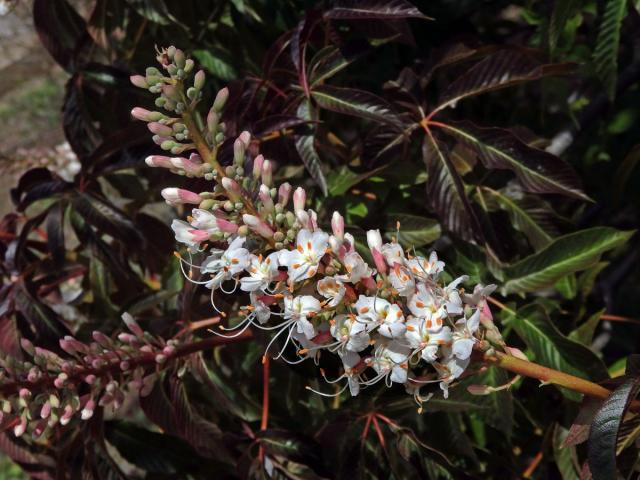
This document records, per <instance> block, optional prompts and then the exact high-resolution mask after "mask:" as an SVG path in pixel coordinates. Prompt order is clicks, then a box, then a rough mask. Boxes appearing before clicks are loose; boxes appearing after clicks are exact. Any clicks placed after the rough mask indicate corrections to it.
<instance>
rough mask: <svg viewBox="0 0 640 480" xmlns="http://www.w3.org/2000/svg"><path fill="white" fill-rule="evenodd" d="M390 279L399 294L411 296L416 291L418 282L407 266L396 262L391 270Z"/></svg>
mask: <svg viewBox="0 0 640 480" xmlns="http://www.w3.org/2000/svg"><path fill="white" fill-rule="evenodd" d="M389 281H390V282H391V285H392V286H393V288H394V289H396V290H397V291H398V295H400V296H402V297H409V296H411V295H413V294H414V293H415V291H416V283H415V280H414V279H413V275H411V273H409V270H407V268H406V267H402V266H400V264H398V263H396V264H395V265H394V266H393V268H392V269H391V271H390V272H389Z"/></svg>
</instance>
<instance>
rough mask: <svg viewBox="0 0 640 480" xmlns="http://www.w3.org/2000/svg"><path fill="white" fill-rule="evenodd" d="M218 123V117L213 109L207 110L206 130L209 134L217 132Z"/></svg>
mask: <svg viewBox="0 0 640 480" xmlns="http://www.w3.org/2000/svg"><path fill="white" fill-rule="evenodd" d="M219 123H220V115H219V114H218V112H216V111H215V110H214V109H213V108H212V109H211V110H209V113H208V115H207V129H208V130H209V131H210V132H211V133H216V131H217V130H218V124H219Z"/></svg>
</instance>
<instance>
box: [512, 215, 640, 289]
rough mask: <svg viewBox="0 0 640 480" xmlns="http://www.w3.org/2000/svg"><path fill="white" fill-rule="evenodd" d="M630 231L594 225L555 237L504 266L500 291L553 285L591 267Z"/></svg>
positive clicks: (617, 245) (622, 242) (620, 243)
mask: <svg viewBox="0 0 640 480" xmlns="http://www.w3.org/2000/svg"><path fill="white" fill-rule="evenodd" d="M634 233H635V232H633V231H626V232H625V231H621V230H616V229H613V228H609V227H595V228H589V229H587V230H581V231H578V232H574V233H570V234H568V235H564V236H562V237H559V238H557V239H555V240H554V241H553V242H552V243H550V244H549V245H548V246H547V247H545V248H544V249H543V250H541V251H539V252H538V253H535V254H533V255H530V256H528V257H526V258H524V259H522V260H521V261H519V262H518V263H516V264H514V265H511V266H510V267H508V268H507V269H506V272H505V273H506V277H507V278H508V280H507V282H506V283H505V284H504V286H503V291H504V292H505V293H512V292H533V291H535V290H539V289H541V288H544V287H548V286H550V285H553V283H554V282H555V281H556V280H558V279H559V278H561V277H563V276H564V275H568V274H570V273H573V272H577V271H580V270H585V269H586V268H589V267H591V266H592V265H593V264H594V263H596V262H597V261H598V260H599V259H600V256H601V255H602V254H603V253H604V252H606V251H608V250H612V249H614V248H617V247H619V246H620V245H623V244H624V243H625V242H626V241H627V240H629V238H631V236H632V235H633V234H634Z"/></svg>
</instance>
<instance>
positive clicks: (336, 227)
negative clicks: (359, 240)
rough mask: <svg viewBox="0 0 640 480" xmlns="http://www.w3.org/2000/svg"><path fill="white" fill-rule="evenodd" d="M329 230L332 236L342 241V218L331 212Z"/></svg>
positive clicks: (338, 214)
mask: <svg viewBox="0 0 640 480" xmlns="http://www.w3.org/2000/svg"><path fill="white" fill-rule="evenodd" d="M331 230H333V234H334V235H335V236H336V237H337V238H339V239H340V240H342V239H343V238H344V217H343V216H342V215H340V213H339V212H333V216H332V217H331Z"/></svg>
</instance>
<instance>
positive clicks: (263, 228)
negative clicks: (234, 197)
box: [242, 213, 273, 238]
mask: <svg viewBox="0 0 640 480" xmlns="http://www.w3.org/2000/svg"><path fill="white" fill-rule="evenodd" d="M242 221H243V222H244V224H245V225H246V226H247V227H249V228H250V229H251V230H252V231H254V232H256V233H257V234H258V235H260V236H261V237H264V238H271V237H273V230H271V227H269V225H267V224H266V223H265V222H264V221H262V220H261V219H260V218H258V217H256V216H254V215H249V214H247V213H245V214H244V215H242Z"/></svg>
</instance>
